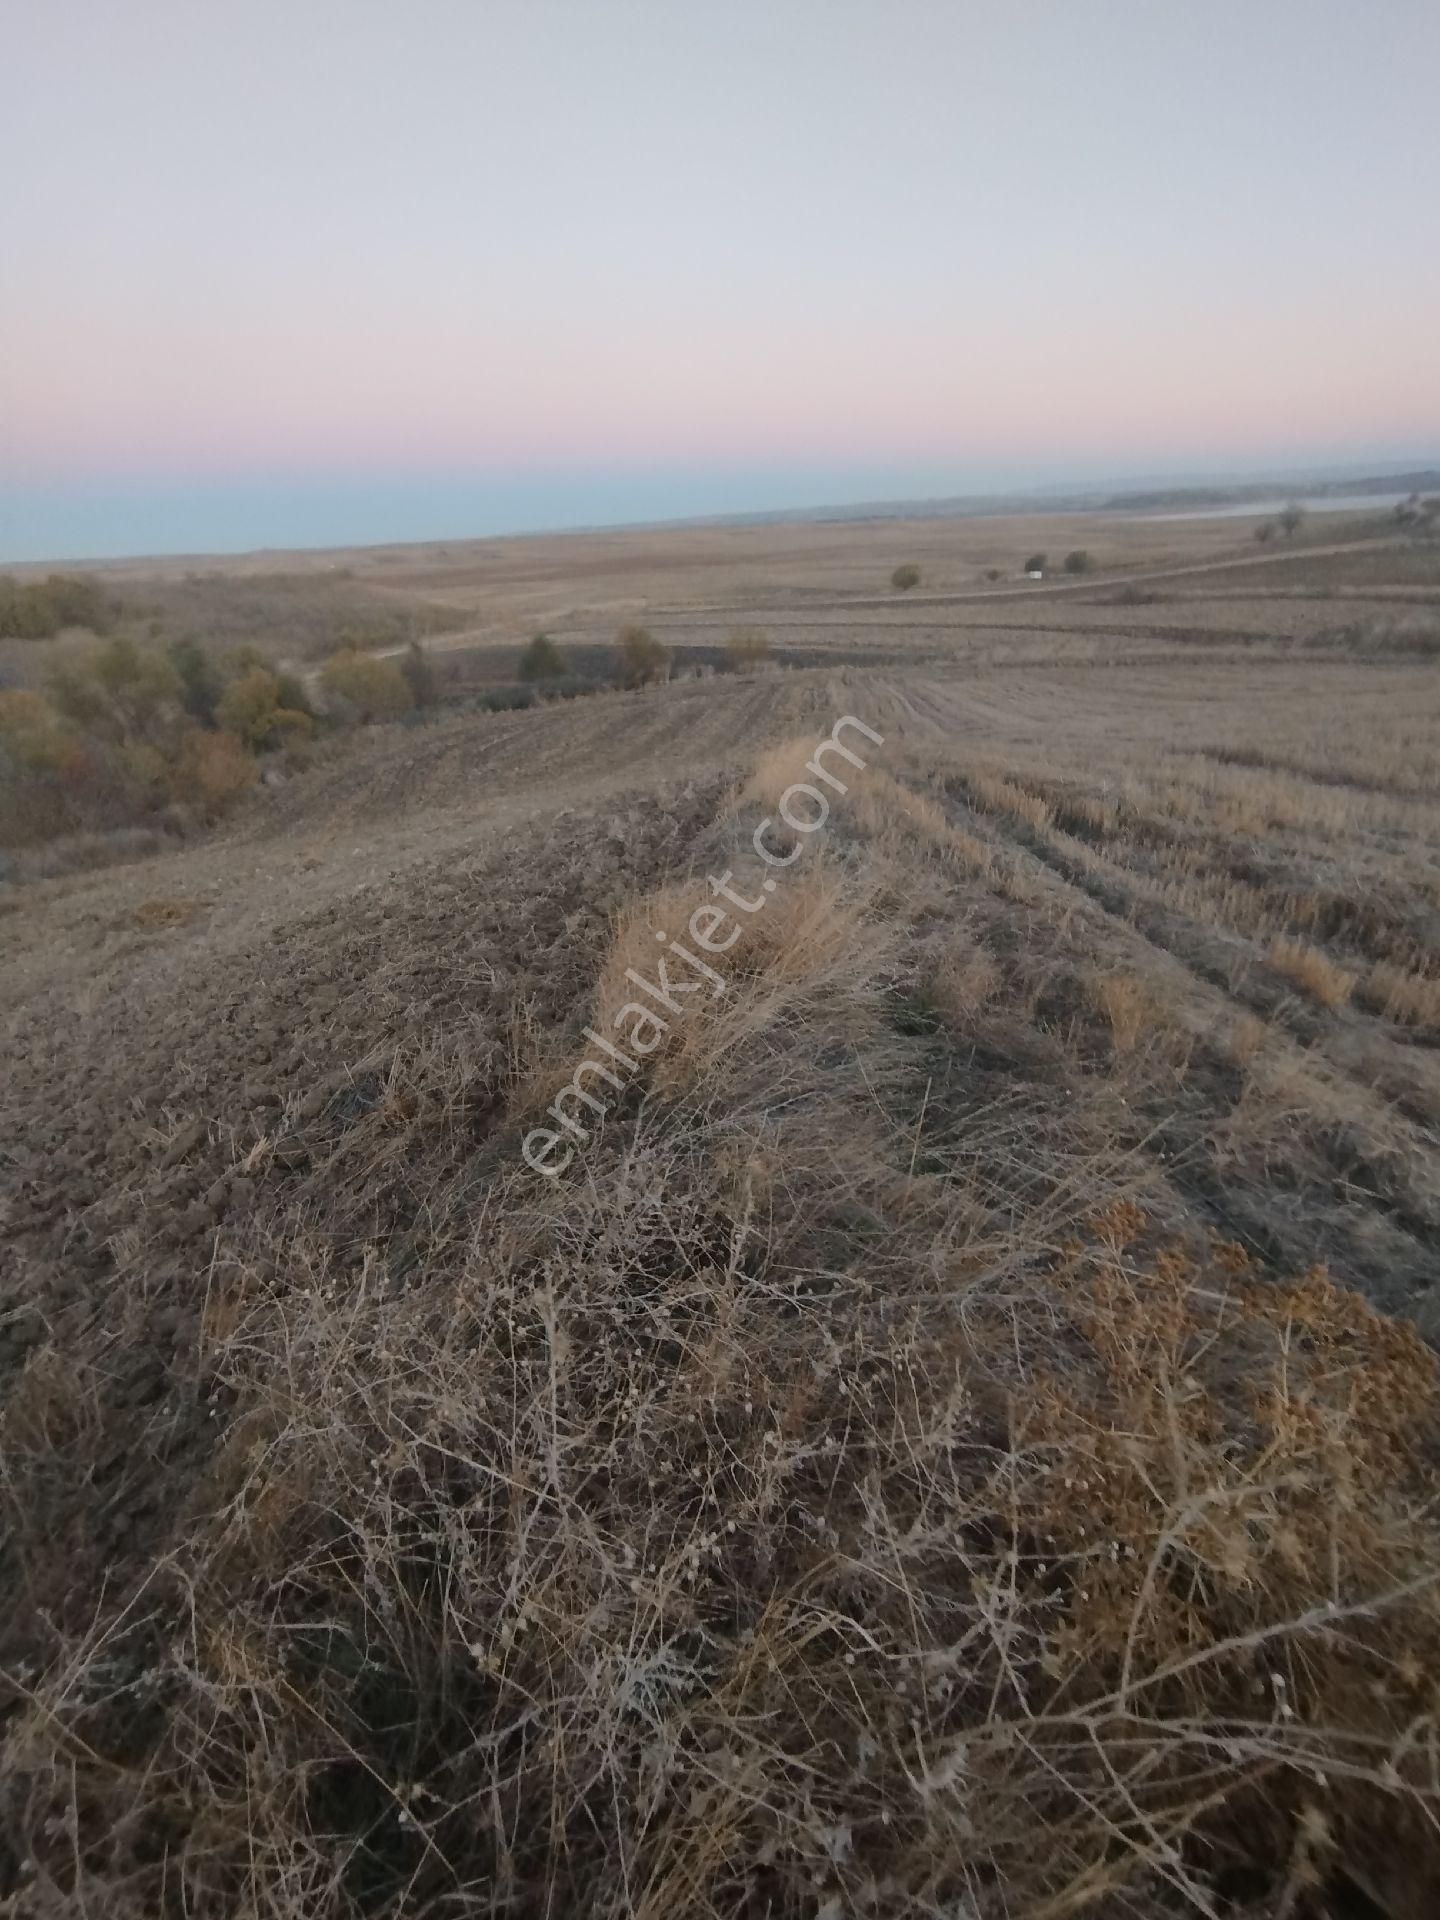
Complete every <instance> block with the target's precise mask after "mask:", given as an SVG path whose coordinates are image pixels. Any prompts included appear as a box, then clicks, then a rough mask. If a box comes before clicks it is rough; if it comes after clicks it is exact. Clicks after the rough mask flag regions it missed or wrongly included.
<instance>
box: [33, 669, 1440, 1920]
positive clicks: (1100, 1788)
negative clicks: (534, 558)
mask: <svg viewBox="0 0 1440 1920" xmlns="http://www.w3.org/2000/svg"><path fill="white" fill-rule="evenodd" d="M842 713H851V714H855V715H857V716H859V717H860V718H861V719H863V720H864V721H865V722H866V723H867V724H868V725H870V726H871V727H873V728H874V729H876V730H877V731H879V732H881V733H883V735H884V736H885V738H884V745H883V747H882V748H879V749H876V750H875V751H874V752H873V754H871V755H869V756H868V757H869V758H870V761H871V764H870V765H869V766H868V767H867V768H866V769H865V770H864V771H863V772H856V773H855V774H853V776H851V777H850V790H849V792H848V793H847V794H846V795H845V796H844V797H843V798H840V797H838V796H835V797H834V808H833V812H832V815H831V819H830V822H829V824H828V826H827V827H826V829H825V831H824V832H823V833H822V834H819V835H817V836H816V837H815V838H814V839H813V840H811V841H809V842H805V843H803V845H804V851H803V852H802V853H801V854H800V855H799V856H798V857H797V860H796V862H795V864H794V865H793V866H792V867H790V868H787V869H786V870H785V872H784V873H783V874H782V875H781V876H780V878H779V879H778V881H777V887H776V891H775V893H774V895H773V897H772V899H771V902H770V904H769V906H767V908H766V910H765V912H764V914H763V915H762V916H759V917H757V918H756V920H755V922H754V924H753V927H751V928H750V929H748V937H747V938H746V940H744V941H743V942H742V943H740V944H739V945H738V946H737V947H736V948H735V949H734V954H733V958H727V960H726V961H725V962H724V963H723V965H724V968H725V977H726V986H727V990H726V991H725V992H724V994H717V995H716V996H714V997H713V998H707V999H706V1000H705V1002H704V1004H703V1006H702V1007H701V1008H700V1009H699V1010H697V1011H696V1012H695V1013H694V1014H691V1015H688V1016H686V1018H685V1020H684V1021H683V1022H678V1023H677V1024H676V1027H675V1031H674V1032H673V1034H672V1035H671V1037H670V1039H669V1041H668V1042H667V1043H666V1044H665V1045H664V1046H662V1047H660V1048H659V1049H658V1050H657V1051H656V1052H655V1053H654V1054H653V1055H651V1056H649V1057H648V1058H647V1059H646V1060H645V1062H644V1063H643V1066H642V1069H641V1070H640V1071H639V1072H637V1073H636V1074H635V1075H634V1077H633V1078H631V1079H629V1080H628V1081H627V1082H626V1084H625V1085H624V1087H623V1088H622V1089H620V1090H618V1091H615V1092H613V1093H610V1092H609V1091H608V1090H607V1098H609V1099H610V1100H611V1101H612V1106H611V1111H610V1113H609V1115H608V1117H607V1119H606V1121H605V1123H604V1125H603V1127H597V1128H596V1130H595V1135H594V1137H593V1138H592V1139H591V1140H590V1141H589V1143H588V1145H587V1146H586V1148H585V1151H584V1152H583V1153H581V1154H580V1155H578V1156H577V1158H576V1160H575V1162H574V1164H573V1166H572V1167H571V1168H570V1169H569V1170H568V1171H567V1172H566V1173H565V1174H564V1175H562V1176H561V1177H560V1178H559V1179H557V1180H555V1181H546V1180H545V1179H543V1178H541V1177H539V1176H537V1175H535V1174H533V1173H531V1172H530V1171H529V1170H528V1169H527V1168H526V1167H525V1165H524V1163H523V1161H522V1160H521V1157H520V1141H521V1139H522V1136H523V1135H524V1133H525V1131H526V1129H527V1128H528V1127H530V1126H533V1125H534V1124H536V1120H537V1117H538V1116H541V1115H542V1114H543V1110H544V1108H545V1107H546V1106H547V1105H548V1103H549V1102H550V1100H551V1098H552V1097H553V1095H554V1093H555V1091H556V1089H557V1088H558V1087H559V1086H561V1085H562V1084H563V1083H564V1082H565V1081H566V1080H567V1079H568V1078H569V1076H570V1075H571V1073H572V1071H573V1069H574V1067H575V1066H576V1064H577V1063H578V1061H579V1060H580V1059H581V1058H582V1057H583V1056H584V1054H585V1052H586V1050H587V1042H586V1039H585V1036H584V1029H585V1028H586V1027H587V1026H589V1025H591V1024H592V1023H593V1022H594V1021H595V1020H596V1018H597V1016H598V1012H599V1010H600V1009H601V1008H602V1007H604V1006H607V1005H609V1004H610V1000H611V998H612V997H613V991H614V986H615V983H616V979H617V976H618V972H623V966H622V965H621V963H622V961H624V960H625V959H626V958H627V957H628V956H629V955H630V954H631V953H632V952H634V951H637V949H636V945H635V943H636V940H637V937H641V936H643V937H645V938H648V930H649V929H650V928H651V927H658V926H666V927H668V928H669V929H670V930H671V931H672V932H673V931H675V929H676V926H677V925H678V923H677V922H675V921H674V920H673V917H672V916H673V914H674V912H675V911H676V909H677V904H679V903H682V902H685V901H694V902H696V903H698V901H699V900H700V899H701V898H703V897H704V890H705V876H706V875H707V874H712V873H713V874H719V873H722V872H723V871H725V870H726V869H727V868H728V869H731V870H732V871H734V872H735V873H737V874H739V875H742V876H744V877H749V876H752V875H753V874H754V873H755V872H756V868H755V865H754V859H753V855H752V854H750V853H749V852H748V848H749V845H750V837H751V834H752V832H753V830H754V828H755V826H756V823H757V821H759V820H760V819H761V818H762V816H765V815H773V813H774V811H775V799H776V796H777V795H778V793H779V791H780V790H782V789H783V788H784V787H785V786H787V785H788V784H789V782H790V781H792V780H794V779H795V778H797V777H801V778H803V777H804V776H803V774H802V773H801V772H800V769H801V768H802V767H803V764H804V762H805V760H806V758H807V757H808V756H809V754H810V752H811V751H812V749H813V746H814V743H815V741H816V740H817V739H818V738H819V737H821V736H822V735H823V734H825V733H828V732H829V730H830V728H831V725H832V723H833V721H834V719H835V718H836V716H837V715H839V714H842ZM1437 748H1440V688H1437V684H1436V681H1435V679H1434V671H1433V667H1431V666H1429V665H1428V664H1427V662H1426V661H1425V660H1423V659H1421V660H1418V661H1415V660H1410V659H1408V658H1407V657H1406V656H1405V655H1404V654H1403V653H1402V654H1400V655H1399V656H1397V657H1387V658H1385V659H1381V660H1372V661H1357V660H1355V659H1351V658H1347V657H1343V656H1337V655H1332V654H1329V653H1321V654H1315V655H1313V656H1311V655H1303V654H1295V653H1280V652H1277V651H1273V650H1272V652H1271V653H1269V654H1268V655H1267V654H1263V653H1260V652H1256V651H1255V650H1253V649H1251V650H1250V651H1247V652H1242V653H1240V654H1237V655H1236V656H1234V657H1230V658H1227V659H1226V660H1225V661H1224V662H1223V663H1222V662H1217V661H1216V659H1215V658H1214V657H1213V655H1211V654H1208V653H1206V652H1204V651H1203V650H1201V651H1197V650H1195V649H1193V648H1192V649H1190V650H1188V651H1187V650H1185V649H1183V648H1177V649H1175V650H1173V651H1172V653H1171V654H1169V655H1168V656H1166V657H1163V658H1149V657H1147V658H1145V659H1143V660H1132V661H1131V662H1130V663H1129V664H1121V665H1116V666H1111V667H1105V666H1102V665H1096V664H1088V665H1087V664H1074V663H1071V662H1067V661H1066V660H1065V659H1064V658H1063V657H1056V658H1052V659H1049V660H1048V661H1045V662H1043V663H1041V664H1037V665H1033V666H1031V667H1030V668H1029V669H1027V670H1024V671H1021V670H1018V669H1014V668H1010V667H1004V666H1001V667H996V666H987V665H985V664H984V662H983V660H982V659H980V658H978V657H971V658H969V659H966V660H957V661H956V662H955V663H954V664H949V665H947V664H944V663H941V664H933V663H932V664H928V665H924V666H916V665H910V666H907V665H904V664H898V663H897V664H896V665H895V666H893V667H890V666H886V667H884V668H883V669H882V668H874V669H845V670H838V669H829V670H826V669H820V668H816V669H812V670H809V671H804V672H794V673H786V674H783V675H781V674H770V675H765V676H762V677H759V678H736V679H728V680H714V681H706V682H691V683H686V684H675V685H671V686H665V687H652V688H646V689H643V690H641V691H639V692H636V693H629V694H621V693H613V694H604V695H599V696H596V697H595V698H593V699H591V700H587V701H584V702H580V703H576V704H573V705H570V706H564V707H560V706H556V707H546V708H541V709H537V710H534V711H530V712H524V713H515V714H492V715H486V716H477V717H472V718H467V719H453V720H446V721H442V722H440V723H439V724H437V725H434V726H432V727H428V728H423V729H409V730H402V729H399V728H391V729H382V730H380V731H378V732H377V733H376V734H375V735H374V736H373V737H372V738H371V739H370V740H369V742H368V743H367V744H366V745H365V746H364V747H363V748H362V749H360V750H357V751H356V752H355V753H353V754H350V755H348V756H347V757H346V758H345V759H344V760H343V761H337V762H336V763H334V764H329V765H326V764H322V765H319V766H317V767H316V768H314V769H313V770H312V771H311V772H310V773H308V774H306V775H304V776H303V777H301V778H298V779H296V780H295V781H293V782H291V783H290V784H289V785H288V786H286V787H285V788H283V789H282V790H280V791H279V792H278V793H276V794H267V795H264V796H257V798H256V801H255V803H254V805H253V806H252V807H251V808H249V810H248V811H246V812H244V813H242V814H241V815H240V816H239V817H238V818H237V819H236V820H235V821H234V822H232V824H231V825H230V826H229V827H228V828H227V829H226V830H225V831H224V832H223V833H222V834H221V835H219V836H217V837H216V838H215V839H214V840H213V841H212V842H210V843H209V844H207V845H203V846H191V847H188V848H186V849H184V850H182V851H179V852H176V853H174V854H171V855H167V856H165V857H164V858H163V859H156V860H153V861H149V862H144V863H140V864H136V865H133V866H130V867H126V868H119V869H114V870H112V871H109V872H106V873H101V874H91V875H85V876H78V877H71V878H69V879H66V880H64V881H56V882H46V883H43V884H39V885H34V886H30V887H27V888H23V889H17V890H15V891H14V893H13V895H12V897H11V899H10V900H9V902H8V903H7V904H8V909H9V910H8V911H7V912H5V913H4V914H3V915H0V974H3V987H0V992H3V1008H4V1015H3V1018H4V1021H5V1031H4V1046H5V1052H6V1060H7V1072H6V1075H5V1081H4V1086H3V1090H0V1127H3V1139H4V1142H5V1146H4V1151H3V1153H0V1228H3V1236H4V1238H3V1247H0V1258H3V1261H4V1267H3V1279H4V1297H3V1317H0V1366H3V1370H4V1384H5V1400H4V1412H3V1421H0V1524H3V1529H4V1539H3V1549H0V1553H3V1558H0V1566H3V1573H4V1580H5V1592H6V1594H7V1597H8V1599H9V1602H10V1604H9V1605H8V1606H7V1608H6V1610H5V1612H4V1616H3V1619H0V1716H3V1721H0V1724H3V1748H0V1912H4V1913H6V1914H14V1915H15V1916H17V1920H18V1916H25V1917H26V1920H31V1917H32V1916H33V1917H35V1920H39V1916H47V1917H48V1916H52V1915H60V1914H72V1913H73V1914H85V1915H92V1916H101V1915H103V1916H107V1917H108V1916H125V1917H126V1920H129V1916H134V1917H135V1920H140V1916H146V1917H147V1920H148V1916H153V1915H157V1914H160V1915H174V1916H177V1917H178V1916H182V1915H183V1916H186V1920H211V1917H216V1916H220V1915H226V1916H230V1915H235V1916H241V1915H243V1916H256V1917H257V1920H258V1917H259V1916H274V1917H275V1920H298V1917H299V1916H311V1915H314V1916H322V1915H323V1916H347V1917H348V1916H361V1915H380V1914H388V1915H402V1914H403V1915H417V1914H418V1915H433V1916H437V1920H438V1917H439V1916H461V1915H472V1914H473V1915H487V1916H489V1915H502V1914H525V1915H529V1914H549V1915H554V1916H560V1915H568V1914H587V1915H595V1916H601V1915H615V1916H620V1915H628V1914H636V1915H644V1916H666V1917H668V1916H671V1915H680V1914H683V1915H696V1916H702V1915H703V1916H720V1915H727V1916H729V1915H734V1916H740V1915H744V1916H751V1915H753V1916H761V1915H773V1916H782V1915H783V1916H791V1915H793V1916H800V1915H806V1916H816V1917H817V1920H840V1917H841V1916H849V1915H873V1916H877V1920H878V1917H879V1916H887V1917H888V1916H892V1915H916V1916H920V1915H925V1916H939V1915H945V1916H953V1920H960V1917H961V1916H974V1920H999V1916H1002V1915H1003V1916H1012V1915H1015V1916H1019V1915H1024V1916H1033V1917H1035V1920H1039V1916H1056V1917H1058V1916H1061V1915H1067V1914H1072V1913H1082V1912H1083V1913H1096V1914H1102V1915H1117V1916H1118V1915H1127V1916H1150V1915H1181V1914H1191V1913H1199V1914H1206V1915H1211V1916H1217V1917H1218V1916H1221V1915H1246V1916H1259V1915H1267V1916H1270V1915H1273V1916H1277V1917H1278V1916H1287V1917H1288V1920H1304V1916H1316V1917H1318V1916H1320V1915H1335V1916H1339V1915H1353V1916H1357V1917H1358V1920H1372V1917H1373V1916H1376V1915H1380V1916H1396V1917H1397V1920H1399V1917H1402V1916H1403V1917H1404V1920H1411V1917H1414V1920H1418V1916H1420V1915H1422V1914H1426V1915H1428V1914H1430V1913H1433V1912H1434V1911H1435V1910H1436V1903H1437V1901H1440V1841H1437V1829H1436V1817H1437V1813H1440V1741H1437V1728H1436V1713H1437V1706H1440V1702H1437V1697H1436V1688H1437V1674H1440V1604H1437V1587H1436V1582H1437V1577H1440V1514H1437V1512H1436V1507H1435V1493H1436V1485H1437V1482H1436V1465H1437V1457H1440V1394H1437V1378H1436V1370H1435V1365H1434V1360H1433V1355H1432V1351H1431V1347H1430V1344H1429V1342H1430V1341H1431V1340H1433V1339H1434V1337H1435V1335H1436V1333H1437V1332H1440V1319H1437V1310H1436V1299H1435V1293H1434V1264H1435V1262H1434V1254H1435V1248H1436V1244H1437V1235H1440V1140H1437V1122H1440V1051H1437V1042H1440V853H1437V848H1440V838H1437V831H1436V830H1437V826H1440V756H1437ZM774 844H775V845H777V846H780V845H785V844H787V836H786V834H785V831H784V830H783V829H781V830H779V838H778V839H777V840H776V841H775V842H774ZM740 884H742V885H743V884H744V878H742V880H741V882H740ZM717 964H721V963H719V962H717Z"/></svg>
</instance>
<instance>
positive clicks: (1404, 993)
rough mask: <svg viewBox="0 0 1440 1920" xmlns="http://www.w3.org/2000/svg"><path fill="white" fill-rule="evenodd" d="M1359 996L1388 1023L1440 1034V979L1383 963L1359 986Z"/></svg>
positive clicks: (1373, 968)
mask: <svg viewBox="0 0 1440 1920" xmlns="http://www.w3.org/2000/svg"><path fill="white" fill-rule="evenodd" d="M1359 995H1360V998H1361V1000H1362V1001H1363V1002H1364V1003H1365V1005H1366V1006H1367V1007H1372V1008H1373V1009H1374V1010H1375V1011H1376V1012H1377V1013H1383V1014H1384V1015H1385V1017H1386V1019H1387V1020H1396V1021H1398V1022H1400V1024H1401V1025H1403V1026H1407V1027H1416V1028H1418V1029H1419V1030H1420V1031H1421V1032H1423V1033H1440V979H1434V978H1432V977H1430V976H1428V975H1426V974H1419V973H1410V972H1407V971H1406V970H1405V969H1403V968H1401V967H1395V966H1391V965H1389V964H1388V963H1387V962H1385V961H1383V960H1380V961H1377V962H1376V963H1375V965H1374V966H1372V967H1371V968H1370V971H1369V972H1368V973H1367V974H1366V975H1365V978H1364V979H1363V980H1362V981H1361V983H1360V989H1359Z"/></svg>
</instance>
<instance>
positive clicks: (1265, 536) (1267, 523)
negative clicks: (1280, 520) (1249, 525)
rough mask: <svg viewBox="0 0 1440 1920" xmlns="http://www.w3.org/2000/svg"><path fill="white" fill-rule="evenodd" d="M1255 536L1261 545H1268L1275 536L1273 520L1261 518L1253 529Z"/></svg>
mask: <svg viewBox="0 0 1440 1920" xmlns="http://www.w3.org/2000/svg"><path fill="white" fill-rule="evenodd" d="M1255 538H1256V539H1257V540H1258V541H1259V542H1260V544H1261V546H1262V547H1268V546H1269V544H1270V542H1271V541H1272V540H1273V539H1274V538H1275V522H1274V521H1273V520H1262V521H1261V522H1260V524H1259V526H1258V527H1256V529H1255Z"/></svg>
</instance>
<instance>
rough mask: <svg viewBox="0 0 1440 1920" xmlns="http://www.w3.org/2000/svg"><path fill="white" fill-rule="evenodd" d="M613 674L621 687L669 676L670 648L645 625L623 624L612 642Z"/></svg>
mask: <svg viewBox="0 0 1440 1920" xmlns="http://www.w3.org/2000/svg"><path fill="white" fill-rule="evenodd" d="M615 676H616V678H617V680H618V681H619V682H620V685H621V686H622V687H643V686H646V685H647V684H648V683H649V682H651V681H654V680H667V679H668V678H669V677H670V649H669V648H668V647H667V646H664V645H662V643H661V642H660V641H659V640H657V639H656V638H655V636H654V634H653V633H651V632H650V631H649V630H648V629H647V628H645V627H626V628H625V629H624V630H623V631H622V632H621V635H620V638H619V641H618V642H617V644H616V662H615Z"/></svg>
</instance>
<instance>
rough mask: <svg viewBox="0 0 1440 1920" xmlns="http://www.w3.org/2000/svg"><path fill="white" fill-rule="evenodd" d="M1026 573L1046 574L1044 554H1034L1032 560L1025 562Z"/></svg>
mask: <svg viewBox="0 0 1440 1920" xmlns="http://www.w3.org/2000/svg"><path fill="white" fill-rule="evenodd" d="M1025 571H1026V573H1044V571H1045V556H1044V554H1043V553H1032V554H1031V556H1030V558H1029V559H1028V560H1027V561H1026V562H1025Z"/></svg>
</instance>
